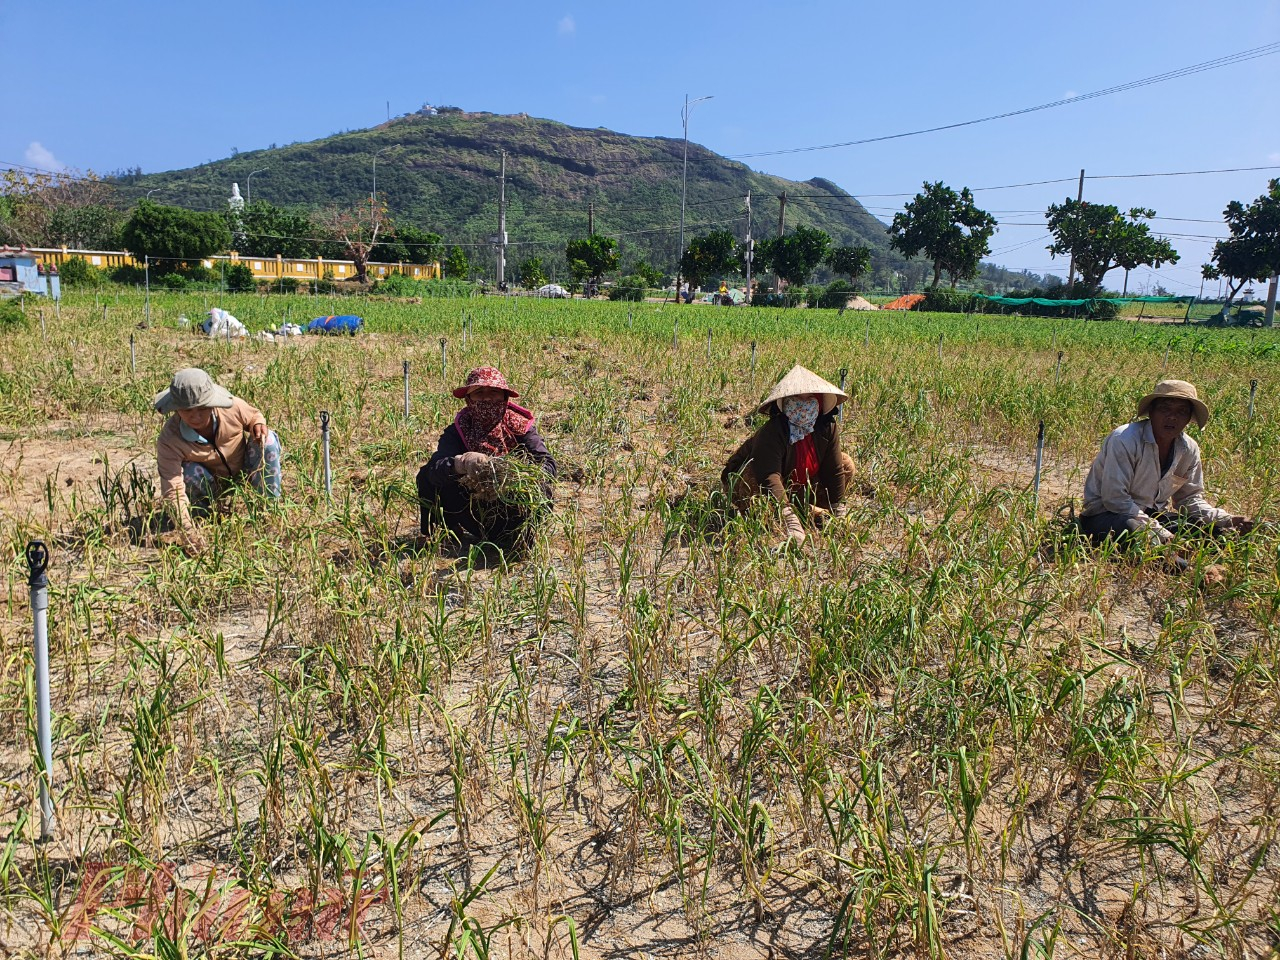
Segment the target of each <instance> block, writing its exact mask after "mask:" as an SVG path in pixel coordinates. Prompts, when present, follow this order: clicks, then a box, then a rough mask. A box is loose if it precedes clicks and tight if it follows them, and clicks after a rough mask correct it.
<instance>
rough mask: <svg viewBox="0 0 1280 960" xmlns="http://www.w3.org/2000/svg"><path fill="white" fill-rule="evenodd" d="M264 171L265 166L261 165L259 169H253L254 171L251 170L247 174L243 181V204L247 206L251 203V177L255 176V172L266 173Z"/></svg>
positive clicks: (265, 170) (265, 169)
mask: <svg viewBox="0 0 1280 960" xmlns="http://www.w3.org/2000/svg"><path fill="white" fill-rule="evenodd" d="M266 172H267V168H266V167H263V168H262V169H261V170H254V171H252V172H251V173H250V174H249V179H248V180H246V181H245V185H244V204H245V206H246V207H247V206H248V205H249V204H251V203H253V178H254V176H255V175H256V174H259V173H266Z"/></svg>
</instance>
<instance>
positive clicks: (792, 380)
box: [756, 363, 849, 413]
mask: <svg viewBox="0 0 1280 960" xmlns="http://www.w3.org/2000/svg"><path fill="white" fill-rule="evenodd" d="M809 393H816V394H817V395H818V399H819V400H820V401H821V402H820V404H819V406H820V408H821V410H822V412H823V413H830V412H831V411H832V410H834V409H835V408H836V407H838V406H840V404H842V403H844V402H845V401H846V400H848V399H849V395H848V394H847V393H845V392H844V391H843V390H841V389H840V388H839V387H837V386H836V385H835V384H834V383H830V382H828V381H826V380H823V379H822V378H821V377H820V376H818V375H817V374H816V373H814V372H813V371H812V370H806V369H805V368H804V367H802V366H800V364H798V363H797V364H796V365H795V366H794V367H792V368H791V369H790V370H789V371H788V372H787V375H786V376H785V377H783V378H782V379H781V380H779V381H778V385H777V386H776V387H774V388H773V389H772V390H771V391H769V396H767V397H765V400H764V403H762V404H760V406H759V407H757V408H756V412H757V413H767V412H768V410H769V407H771V406H772V405H773V404H775V403H777V402H778V401H779V400H782V399H785V398H786V397H801V396H804V395H805V394H809Z"/></svg>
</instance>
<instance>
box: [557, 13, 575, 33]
mask: <svg viewBox="0 0 1280 960" xmlns="http://www.w3.org/2000/svg"><path fill="white" fill-rule="evenodd" d="M577 30H578V25H577V24H576V23H574V21H573V17H572V16H563V17H561V18H560V22H559V23H558V24H556V32H557V33H559V34H560V36H562V37H568V36H572V35H573V34H574V33H576V32H577Z"/></svg>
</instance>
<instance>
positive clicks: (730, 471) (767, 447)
mask: <svg viewBox="0 0 1280 960" xmlns="http://www.w3.org/2000/svg"><path fill="white" fill-rule="evenodd" d="M813 447H814V450H815V451H816V452H817V454H818V484H819V487H820V489H823V490H825V492H826V495H827V498H829V500H830V503H820V504H818V505H819V506H821V507H827V508H830V507H831V506H832V505H834V504H836V503H839V502H840V501H841V500H843V499H844V493H845V490H844V481H845V478H844V474H843V473H841V472H840V422H839V421H838V420H837V419H836V416H835V412H834V411H832V412H831V413H826V414H823V415H822V416H820V417H818V422H817V423H816V424H814V427H813ZM748 463H750V464H751V467H752V470H753V471H754V472H755V475H756V479H757V480H758V481H759V483H760V486H761V488H762V489H765V490H768V491H769V493H770V495H771V496H772V497H773V498H774V499H775V500H777V501H778V502H779V503H782V504H785V503H787V502H788V500H787V487H788V486H789V485H790V481H791V471H792V470H794V469H795V466H796V453H795V447H794V446H793V445H792V443H791V434H790V430H789V428H788V425H787V418H786V417H784V416H782V414H775V415H774V416H773V417H772V418H771V419H770V420H769V422H768V423H766V424H764V426H762V427H760V429H758V430H757V431H756V432H755V433H753V434H752V435H751V436H750V437H748V438H747V439H746V440H744V441H743V443H742V446H740V447H738V449H737V450H735V451H734V452H733V456H731V457H730V458H729V462H728V463H727V464H726V465H725V468H724V470H722V471H721V473H720V481H721V482H722V483H724V484H725V485H726V486H727V485H728V484H729V483H730V482H731V481H732V479H733V475H734V474H739V473H741V472H742V470H743V469H744V468H745V467H746V465H747V464H748Z"/></svg>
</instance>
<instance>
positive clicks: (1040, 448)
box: [1031, 420, 1044, 510]
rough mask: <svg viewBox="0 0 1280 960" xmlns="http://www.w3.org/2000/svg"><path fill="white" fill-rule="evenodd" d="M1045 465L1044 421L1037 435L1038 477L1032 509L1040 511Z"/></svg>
mask: <svg viewBox="0 0 1280 960" xmlns="http://www.w3.org/2000/svg"><path fill="white" fill-rule="evenodd" d="M1043 465H1044V421H1043V420H1041V421H1040V429H1039V430H1038V431H1037V433H1036V476H1035V480H1033V481H1032V494H1031V509H1032V510H1038V509H1040V468H1041V467H1042V466H1043Z"/></svg>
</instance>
